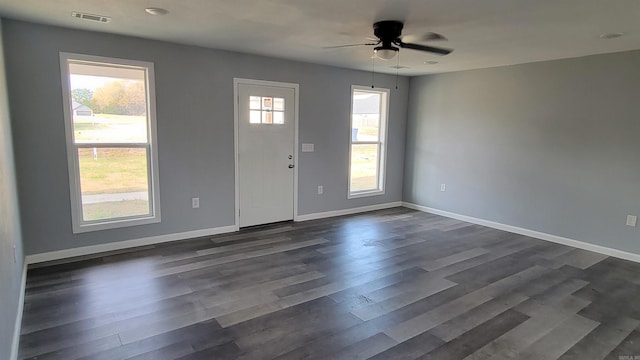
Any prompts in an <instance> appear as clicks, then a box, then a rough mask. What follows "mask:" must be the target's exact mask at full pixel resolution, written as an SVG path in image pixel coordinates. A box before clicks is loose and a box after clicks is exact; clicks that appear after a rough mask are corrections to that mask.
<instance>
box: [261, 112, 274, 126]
mask: <svg viewBox="0 0 640 360" xmlns="http://www.w3.org/2000/svg"><path fill="white" fill-rule="evenodd" d="M262 123H263V124H272V123H273V113H272V112H271V111H269V110H266V111H262Z"/></svg>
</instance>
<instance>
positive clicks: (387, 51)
mask: <svg viewBox="0 0 640 360" xmlns="http://www.w3.org/2000/svg"><path fill="white" fill-rule="evenodd" d="M398 50H399V49H398V48H397V47H394V46H392V47H389V48H385V47H383V46H378V47H376V48H375V49H373V53H374V54H375V55H376V57H377V58H378V59H382V60H390V59H393V58H394V57H395V56H396V53H397V52H398Z"/></svg>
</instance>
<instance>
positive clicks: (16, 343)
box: [9, 261, 27, 360]
mask: <svg viewBox="0 0 640 360" xmlns="http://www.w3.org/2000/svg"><path fill="white" fill-rule="evenodd" d="M20 281H21V284H20V297H19V298H18V311H17V312H16V322H15V324H14V328H13V341H12V342H11V355H10V357H9V359H11V360H18V349H19V347H20V333H21V332H22V313H23V311H24V294H25V291H26V290H27V262H26V261H25V262H24V266H23V267H22V279H21V280H20Z"/></svg>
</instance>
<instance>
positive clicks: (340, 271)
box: [19, 208, 640, 360]
mask: <svg viewBox="0 0 640 360" xmlns="http://www.w3.org/2000/svg"><path fill="white" fill-rule="evenodd" d="M639 274H640V264H637V263H632V262H628V261H624V260H619V259H615V258H611V257H607V256H603V255H600V254H595V253H591V252H588V251H584V250H579V249H575V248H571V247H567V246H563V245H558V244H553V243H549V242H545V241H542V240H538V239H533V238H529V237H525V236H521V235H515V234H511V233H507V232H503V231H498V230H494V229H490V228H486V227H482V226H478V225H473V224H468V223H464V222H461V221H457V220H452V219H447V218H443V217H440V216H436V215H431V214H425V213H421V212H416V211H413V210H409V209H405V208H394V209H388V210H382V211H375V212H370V213H365V214H359V215H354V216H343V217H337V218H331V219H323V220H316V221H308V222H302V223H284V224H275V225H269V226H264V227H258V228H252V229H247V230H242V231H240V232H239V233H234V234H228V235H222V236H215V237H210V238H200V239H193V240H189V241H182V242H175V243H169V244H161V245H157V246H146V247H143V248H138V249H134V250H132V251H126V252H121V253H117V254H107V255H104V256H101V257H97V258H93V259H83V260H80V261H75V262H72V263H64V264H53V265H49V266H44V267H38V268H31V269H29V272H28V278H27V292H26V297H25V307H24V318H23V325H22V335H21V338H20V340H21V341H20V354H19V356H20V358H21V359H65V360H70V359H105V360H107V359H108V360H111V359H367V358H371V359H439V360H441V359H466V360H480V359H543V360H546V359H549V360H551V359H562V360H568V359H615V360H620V359H633V358H634V356H638V358H640V276H639Z"/></svg>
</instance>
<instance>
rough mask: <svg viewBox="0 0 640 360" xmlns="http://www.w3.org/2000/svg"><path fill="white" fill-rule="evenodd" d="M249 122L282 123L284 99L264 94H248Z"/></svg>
mask: <svg viewBox="0 0 640 360" xmlns="http://www.w3.org/2000/svg"><path fill="white" fill-rule="evenodd" d="M249 123H251V124H284V99H283V98H277V97H266V96H250V97H249Z"/></svg>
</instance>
